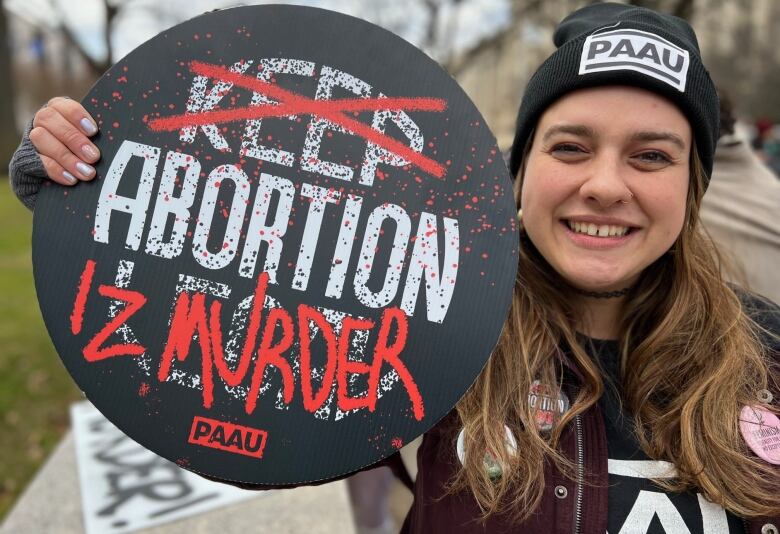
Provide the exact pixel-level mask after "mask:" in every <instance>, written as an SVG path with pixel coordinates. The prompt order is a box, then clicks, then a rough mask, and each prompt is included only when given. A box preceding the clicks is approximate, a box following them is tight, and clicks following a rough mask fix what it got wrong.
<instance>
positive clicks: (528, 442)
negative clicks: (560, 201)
mask: <svg viewBox="0 0 780 534" xmlns="http://www.w3.org/2000/svg"><path fill="white" fill-rule="evenodd" d="M531 137H533V136H531ZM529 148H530V142H529V147H526V152H527V151H528V150H529ZM521 174H522V171H521ZM704 178H705V175H704V171H703V169H702V166H701V163H700V160H699V158H698V156H697V153H696V150H695V146H694V148H693V150H692V157H691V180H690V185H689V190H688V198H687V206H686V216H685V224H684V227H683V229H682V231H681V233H680V235H679V237H678V238H677V240H676V242H675V244H674V245H673V247H672V248H671V249H670V250H669V252H667V253H666V254H664V255H663V256H662V257H661V258H659V259H658V260H656V261H655V262H654V263H653V264H652V265H650V266H649V267H647V268H646V269H645V271H644V272H643V273H642V275H641V277H640V280H639V281H638V282H637V284H636V285H635V287H633V288H632V289H631V292H630V293H629V294H628V295H627V297H626V299H625V304H624V310H623V314H622V317H623V320H622V323H621V325H620V333H619V340H620V342H619V346H620V358H621V381H622V386H623V387H622V390H623V391H624V392H625V393H624V397H623V402H624V405H625V409H627V410H628V411H629V412H630V413H631V414H633V416H634V421H635V433H636V438H637V441H638V443H639V445H640V446H641V448H642V450H644V452H645V453H646V454H647V455H648V456H649V457H650V458H653V459H658V460H666V461H669V462H671V463H673V464H674V465H675V467H676V470H677V477H676V478H674V479H665V480H658V481H656V482H657V483H658V484H659V485H661V486H662V487H664V488H665V489H667V490H669V491H684V490H695V491H699V492H701V493H702V494H704V496H705V497H706V498H707V499H709V500H710V501H712V502H714V503H717V504H720V505H721V506H723V507H724V508H726V509H728V510H730V511H731V512H733V513H734V514H737V515H739V516H742V517H755V516H766V515H771V514H772V513H777V512H778V510H779V509H780V480H779V479H778V477H777V471H776V468H773V466H771V465H769V464H768V463H766V462H763V461H760V460H758V459H756V458H755V456H754V455H753V454H752V453H751V452H750V451H749V450H748V448H747V446H746V444H745V442H744V439H743V438H742V436H741V435H740V432H739V428H738V416H739V412H740V410H741V408H742V407H743V406H745V405H759V404H763V405H764V407H766V408H767V409H770V410H771V409H772V408H771V407H770V406H768V405H767V403H766V402H762V401H761V399H759V398H758V392H759V391H761V390H764V389H767V388H768V385H769V382H770V381H772V382H773V383H776V381H777V374H776V372H775V371H776V370H772V369H771V356H770V355H769V354H768V353H767V352H766V349H764V347H763V345H762V343H761V342H760V336H762V335H766V334H768V333H766V332H761V331H760V327H758V325H756V324H755V323H754V322H753V321H752V320H751V319H750V318H749V316H748V313H747V312H746V310H745V309H744V308H743V305H742V304H741V303H740V300H739V298H738V297H737V295H736V294H735V292H734V290H733V289H732V288H731V287H729V286H728V285H726V284H725V283H724V281H723V277H722V274H721V268H720V261H719V257H718V254H717V251H716V250H715V248H714V246H713V245H712V242H711V241H710V240H709V239H708V238H707V237H705V235H704V234H703V233H702V232H701V230H700V228H699V227H698V221H699V217H698V209H699V205H700V203H701V197H702V195H703V193H704ZM521 179H522V177H521V176H520V177H518V180H517V181H518V184H516V186H517V190H516V197H517V198H519V191H520V183H519V182H521ZM568 288H569V286H568V284H567V283H566V282H565V281H564V280H563V279H562V278H561V277H560V275H558V274H557V273H556V272H555V270H554V269H553V268H552V267H551V266H550V265H549V264H548V263H547V261H546V260H545V259H544V258H543V257H542V255H541V254H540V253H539V252H538V251H537V250H536V248H535V247H534V246H533V243H531V242H530V240H529V239H528V238H527V237H525V236H523V237H521V252H520V259H519V268H518V274H517V280H516V284H515V288H514V296H513V301H512V305H511V308H510V311H509V316H508V318H507V321H506V323H505V325H504V329H503V332H502V334H501V337H500V340H499V342H498V345H497V347H496V349H495V351H494V353H493V355H492V357H491V358H490V360H489V362H488V364H487V366H486V367H485V369H484V370H483V372H482V374H481V375H480V376H479V378H478V379H477V381H476V382H475V384H474V385H473V386H472V388H471V389H470V390H469V391H468V393H467V394H466V395H465V396H464V398H463V399H462V400H461V401H460V402H459V403H458V405H457V411H458V415H459V417H460V420H461V423H462V426H463V429H464V443H465V450H466V451H490V453H491V454H492V455H493V457H494V458H495V460H496V461H497V462H498V463H499V464H500V465H502V466H503V474H502V475H501V476H500V477H499V478H498V479H495V478H494V479H491V477H490V476H489V474H488V471H487V470H486V469H485V466H484V464H483V456H482V455H481V454H466V455H465V460H464V465H463V466H462V468H461V469H460V470H459V472H458V474H457V476H456V478H455V479H454V480H453V481H452V484H451V486H450V490H451V491H462V490H469V491H471V492H472V493H473V495H474V497H475V498H476V500H477V502H478V503H479V505H480V507H481V509H482V510H483V512H484V515H485V516H488V515H491V514H494V513H509V514H511V515H512V516H513V517H514V518H515V519H516V520H517V521H522V520H523V519H525V518H527V517H528V516H530V515H531V514H532V513H533V511H534V510H535V508H536V507H537V505H538V504H539V502H540V500H541V497H542V492H543V489H544V487H545V480H544V465H545V463H546V462H548V461H549V462H553V463H554V464H555V465H556V466H557V467H558V468H559V469H560V470H561V471H562V472H563V473H564V474H566V475H567V476H569V477H571V478H573V477H574V470H573V464H572V461H571V459H569V458H566V457H565V456H564V455H563V454H561V452H560V451H559V450H558V446H559V442H560V436H561V434H562V431H563V429H564V427H565V426H566V425H567V424H568V423H570V422H571V421H572V420H573V419H574V418H575V417H576V416H577V415H579V414H582V413H583V412H585V411H586V410H588V409H589V408H591V407H592V406H593V405H594V404H595V403H596V402H597V401H598V399H599V397H600V396H601V395H602V392H603V390H604V383H603V381H602V378H601V371H600V369H599V367H598V364H597V363H596V362H595V361H594V360H593V359H592V358H591V357H590V356H589V355H588V353H587V352H586V351H585V349H584V347H583V346H582V344H581V343H580V341H578V339H577V335H576V331H575V326H574V325H575V324H576V323H575V321H576V318H577V317H578V315H577V310H575V309H574V308H573V305H572V304H571V301H572V299H571V298H570V292H569V291H570V290H569V289H568ZM563 350H566V352H567V355H568V356H567V357H568V358H569V359H570V361H571V362H572V363H573V365H574V366H576V368H577V369H578V371H579V374H581V375H582V380H581V384H580V387H579V392H578V395H577V397H576V399H574V401H573V403H572V406H571V409H569V410H568V412H566V413H565V414H564V415H563V416H562V417H561V418H560V420H559V421H557V423H556V425H555V426H554V427H553V429H552V431H551V432H549V433H542V432H541V431H540V430H538V429H537V425H536V424H535V420H534V414H533V413H532V411H531V408H530V406H529V402H528V393H529V391H530V389H531V386H532V383H533V382H534V381H535V380H539V381H540V382H541V383H542V384H543V385H546V386H547V387H550V388H556V389H557V388H559V387H560V381H561V376H562V369H563V365H564V364H563V359H564V356H563ZM504 425H507V426H508V427H509V428H510V429H511V430H512V431H513V434H514V436H515V438H516V441H517V453H516V454H513V453H512V452H511V451H510V450H508V448H507V447H506V437H505V430H504Z"/></svg>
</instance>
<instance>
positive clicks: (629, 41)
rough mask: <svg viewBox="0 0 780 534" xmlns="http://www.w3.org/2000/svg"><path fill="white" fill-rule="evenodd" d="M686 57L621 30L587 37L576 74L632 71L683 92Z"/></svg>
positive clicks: (648, 36)
mask: <svg viewBox="0 0 780 534" xmlns="http://www.w3.org/2000/svg"><path fill="white" fill-rule="evenodd" d="M689 65H690V56H689V54H688V51H687V50H684V49H682V48H680V47H679V46H677V45H675V44H673V43H671V42H669V41H667V40H666V39H664V38H663V37H659V36H658V35H655V34H654V33H649V32H645V31H641V30H633V29H621V30H611V31H607V32H603V33H596V34H593V35H589V36H588V38H587V39H585V44H584V45H583V47H582V56H581V57H580V69H579V74H580V75H582V74H590V73H592V72H602V71H610V70H633V71H636V72H641V73H642V74H646V75H647V76H651V77H653V78H655V79H657V80H661V81H662V82H665V83H668V84H669V85H671V86H672V87H674V88H676V89H677V90H678V91H680V92H683V93H684V92H685V83H686V80H687V76H688V66H689Z"/></svg>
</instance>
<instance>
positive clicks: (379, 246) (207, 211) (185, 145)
mask: <svg viewBox="0 0 780 534" xmlns="http://www.w3.org/2000/svg"><path fill="white" fill-rule="evenodd" d="M83 103H84V105H85V107H86V108H87V110H88V111H89V112H90V113H91V114H92V115H93V117H95V119H96V120H97V121H98V125H99V128H100V133H99V134H98V135H97V136H96V141H95V142H96V144H97V145H98V147H99V148H100V150H101V153H102V159H101V161H100V162H99V164H98V165H97V178H96V179H95V180H94V181H92V182H87V183H81V184H79V185H77V186H76V187H75V188H71V189H68V188H63V187H60V186H58V185H57V184H53V183H52V184H49V185H48V186H47V187H45V188H44V189H43V191H42V193H41V194H40V197H39V198H38V200H37V205H36V210H35V219H34V230H33V262H34V269H35V283H36V288H37V292H38V299H39V301H40V305H41V310H42V313H43V317H44V320H45V322H46V325H47V327H48V330H49V333H50V335H51V337H52V340H53V342H54V344H55V346H56V348H57V350H58V351H59V354H60V356H61V358H62V360H63V362H64V364H65V366H66V367H67V369H68V371H69V372H70V373H71V375H72V376H73V377H74V379H75V380H76V382H77V383H78V385H79V387H81V388H82V389H83V390H84V392H85V393H86V395H87V397H88V398H89V399H90V400H91V401H92V402H93V403H94V404H95V405H96V406H97V407H98V409H100V410H101V411H102V412H103V413H104V414H105V415H106V417H108V418H109V419H110V420H111V421H112V422H113V423H115V424H116V425H117V426H118V427H119V428H120V429H121V430H123V431H124V432H125V433H126V434H127V435H129V436H130V437H131V438H133V439H135V440H136V441H138V442H139V443H140V444H142V445H144V446H145V447H147V448H149V449H151V450H152V451H154V452H156V453H158V454H160V455H161V456H164V457H166V458H168V459H170V460H173V461H176V462H177V463H178V464H179V465H181V466H183V467H185V468H187V469H191V470H193V471H196V472H199V473H203V474H207V475H210V476H213V477H217V478H219V479H223V480H232V481H241V482H245V483H256V484H293V483H304V482H309V481H315V480H322V479H328V478H334V477H337V476H339V475H343V474H345V473H349V472H351V471H355V470H357V469H360V468H362V467H364V466H367V465H369V464H372V463H374V462H376V461H378V460H380V459H382V458H385V457H387V456H388V455H390V454H392V453H393V452H394V451H396V450H397V449H398V448H400V447H402V446H403V445H404V444H406V443H408V442H409V441H411V440H412V439H414V438H415V437H417V436H418V435H420V434H421V433H423V432H425V431H426V430H427V429H429V428H430V427H431V426H433V425H434V424H435V423H436V422H437V421H438V420H439V419H440V418H442V417H443V416H444V415H445V414H447V412H449V411H450V410H451V409H452V408H453V406H454V405H455V403H456V402H457V401H458V399H459V398H460V397H461V396H462V395H463V393H464V392H465V391H466V390H467V389H468V387H469V386H470V385H471V383H472V382H473V381H474V379H475V378H476V376H477V375H478V374H479V372H480V371H481V369H482V368H483V366H484V364H485V362H486V361H487V358H488V357H489V355H490V353H491V351H492V349H493V347H494V346H495V344H496V341H497V339H498V336H499V333H500V331H501V328H502V325H503V322H504V319H505V317H506V313H507V310H508V307H509V303H510V299H511V295H512V287H513V283H514V279H515V274H516V268H517V254H518V250H517V249H518V246H519V244H518V229H517V227H516V223H515V206H514V201H513V196H512V186H511V182H510V180H509V176H508V173H507V169H506V166H505V165H504V163H503V161H502V159H501V155H500V154H499V152H498V150H497V148H496V145H495V139H494V138H493V136H492V134H491V133H490V131H489V130H488V128H487V126H486V125H485V123H484V121H483V119H482V118H481V116H480V115H479V113H478V112H477V110H476V108H475V107H474V105H473V104H472V103H471V102H470V101H469V99H468V98H467V97H466V95H465V94H464V93H463V91H462V90H461V89H460V88H459V87H458V85H457V84H456V83H455V82H454V81H453V80H452V78H451V77H450V76H449V75H448V74H447V73H446V72H445V71H444V70H443V69H441V67H439V66H438V65H437V64H436V63H435V62H433V61H432V60H431V59H429V58H428V57H427V56H425V55H424V54H423V53H422V52H420V51H419V50H417V49H416V48H414V47H413V46H411V45H410V44H408V43H406V42H405V41H403V40H402V39H400V38H398V37H397V36H395V35H393V34H391V33H389V32H387V31H385V30H383V29H381V28H378V27H376V26H373V25H371V24H369V23H367V22H364V21H361V20H358V19H355V18H352V17H348V16H344V15H340V14H337V13H332V12H329V11H324V10H320V9H313V8H303V7H296V6H254V7H242V8H235V9H229V10H225V11H219V12H214V13H210V14H207V15H204V16H201V17H198V18H196V19H193V20H191V21H189V22H186V23H184V24H181V25H179V26H176V27H174V28H172V29H170V30H168V31H166V32H164V33H162V34H160V35H158V36H157V37H155V38H153V39H152V40H150V41H148V42H147V43H145V44H144V45H142V46H140V47H139V48H138V49H136V50H135V51H133V52H132V53H131V54H130V55H128V56H127V57H126V58H124V59H123V60H122V61H120V62H119V63H118V64H117V65H115V66H114V67H113V68H112V69H111V70H110V71H108V72H107V73H106V74H105V75H104V76H103V77H102V78H101V80H100V81H99V82H98V83H97V84H96V85H95V87H94V88H93V89H92V91H91V92H90V94H89V95H87V97H86V98H85V99H84V100H83Z"/></svg>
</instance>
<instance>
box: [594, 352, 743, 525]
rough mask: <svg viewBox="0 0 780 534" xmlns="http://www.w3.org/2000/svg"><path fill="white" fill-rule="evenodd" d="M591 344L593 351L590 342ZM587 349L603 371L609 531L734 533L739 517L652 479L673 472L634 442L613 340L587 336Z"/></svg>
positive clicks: (672, 467)
mask: <svg viewBox="0 0 780 534" xmlns="http://www.w3.org/2000/svg"><path fill="white" fill-rule="evenodd" d="M589 345H591V346H592V350H591V348H590V346H589ZM585 347H586V349H588V351H589V352H591V355H592V357H594V358H596V359H597V360H598V361H599V362H600V364H601V366H602V368H603V369H604V373H605V375H606V377H605V393H604V395H603V396H602V397H601V399H600V400H599V405H600V408H601V411H602V414H603V416H604V423H605V426H606V431H607V444H608V449H609V463H608V466H609V518H608V523H607V524H608V532H609V534H628V533H631V534H663V533H666V534H689V533H690V534H734V533H742V532H745V530H744V523H743V521H742V520H741V519H740V518H738V517H736V516H734V515H733V514H731V513H729V512H727V511H725V510H724V509H723V508H722V507H721V506H719V505H717V504H713V503H711V502H709V501H707V500H706V499H705V498H704V496H703V495H701V494H698V493H693V492H687V493H671V492H667V491H666V490H664V489H663V488H661V487H659V486H657V485H656V484H655V483H654V482H653V481H652V480H650V478H667V477H673V476H674V466H673V464H671V463H669V462H663V461H656V460H651V459H649V458H648V457H647V456H646V455H645V453H644V452H643V451H642V449H641V448H640V447H639V444H638V443H637V440H636V437H635V434H634V430H633V420H632V417H631V415H630V414H628V413H626V411H624V410H623V409H621V404H620V402H619V400H618V399H619V395H620V388H619V385H618V384H619V383H620V381H619V352H618V344H617V342H616V341H603V340H588V341H587V342H586V343H585Z"/></svg>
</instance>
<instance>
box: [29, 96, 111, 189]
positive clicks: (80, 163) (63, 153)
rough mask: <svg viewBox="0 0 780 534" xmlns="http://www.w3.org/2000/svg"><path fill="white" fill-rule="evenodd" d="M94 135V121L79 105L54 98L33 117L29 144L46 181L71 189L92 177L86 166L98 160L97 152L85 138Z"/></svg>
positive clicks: (67, 100) (90, 170)
mask: <svg viewBox="0 0 780 534" xmlns="http://www.w3.org/2000/svg"><path fill="white" fill-rule="evenodd" d="M96 133H97V126H96V125H95V121H94V119H93V118H92V117H91V116H90V115H89V113H88V112H87V110H85V109H84V107H83V106H82V105H81V104H79V103H78V102H75V101H74V100H71V99H69V98H64V97H55V98H52V99H51V100H49V102H48V104H47V105H46V107H44V108H42V109H40V110H39V111H38V112H37V113H36V114H35V117H34V118H33V128H32V130H30V141H31V142H32V144H33V146H35V149H36V150H37V151H38V154H39V155H40V157H41V161H42V162H43V166H44V168H45V169H46V174H47V175H48V176H49V178H51V179H52V180H54V181H55V182H57V183H59V184H61V185H74V184H76V183H77V182H78V180H91V179H92V178H94V177H95V169H94V168H93V167H92V166H91V165H89V164H90V163H95V162H96V161H97V160H98V159H99V158H100V151H99V150H98V149H97V147H96V146H95V145H94V144H93V143H92V142H91V141H90V140H89V139H88V137H91V136H93V135H95V134H96ZM77 178H78V179H77Z"/></svg>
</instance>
